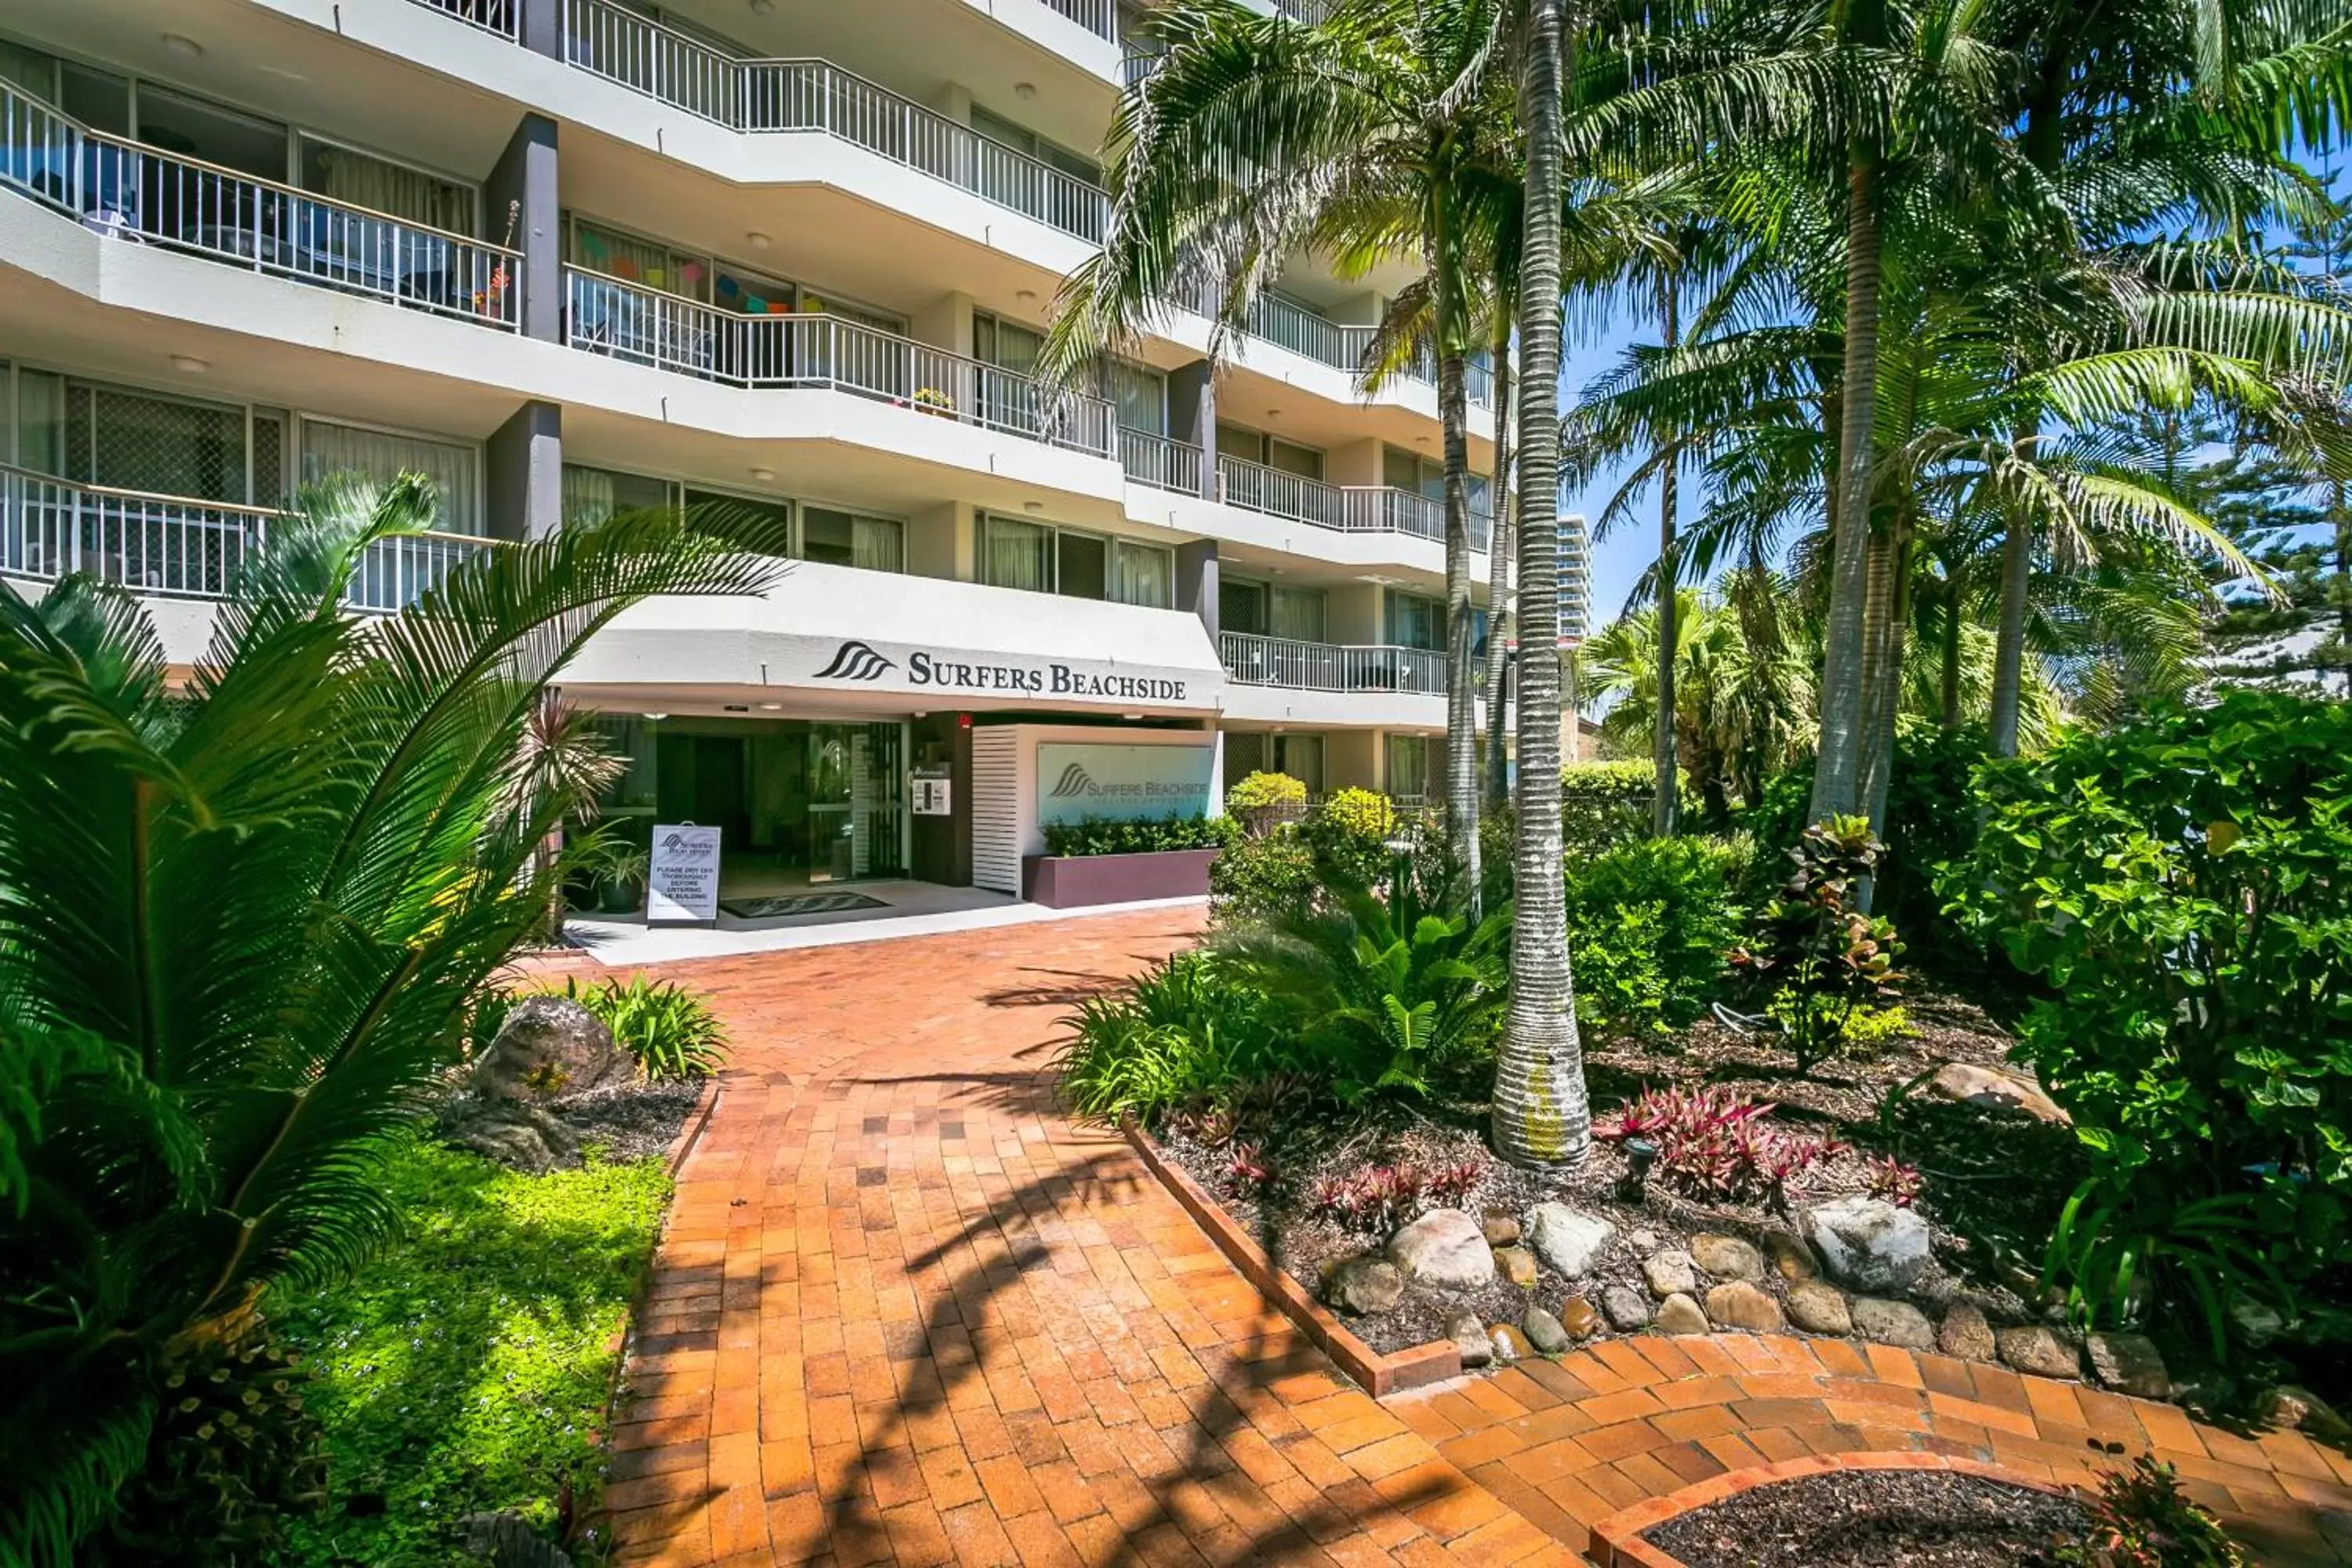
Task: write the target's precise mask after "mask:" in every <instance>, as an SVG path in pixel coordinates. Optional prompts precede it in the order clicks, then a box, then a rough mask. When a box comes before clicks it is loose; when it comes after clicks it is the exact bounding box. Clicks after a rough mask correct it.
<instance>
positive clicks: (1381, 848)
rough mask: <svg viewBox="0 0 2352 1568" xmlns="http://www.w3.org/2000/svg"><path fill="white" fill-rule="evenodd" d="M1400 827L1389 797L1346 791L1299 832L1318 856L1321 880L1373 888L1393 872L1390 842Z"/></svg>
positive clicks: (1316, 859)
mask: <svg viewBox="0 0 2352 1568" xmlns="http://www.w3.org/2000/svg"><path fill="white" fill-rule="evenodd" d="M1397 827H1398V823H1397V815H1396V808H1395V807H1394V806H1392V805H1390V804H1389V798H1388V796H1386V795H1377V794H1374V793H1373V792H1372V791H1370V790H1368V789H1343V790H1341V791H1339V794H1337V795H1333V796H1332V797H1331V798H1330V799H1328V800H1327V801H1325V802H1324V803H1323V805H1321V807H1320V808H1318V810H1317V811H1316V812H1314V814H1313V815H1311V816H1308V817H1307V820H1306V822H1305V823H1304V824H1303V825H1301V827H1300V829H1299V831H1300V832H1301V833H1302V834H1303V835H1304V836H1305V837H1306V840H1307V847H1308V848H1310V849H1312V850H1313V851H1314V852H1315V862H1316V871H1317V875H1318V878H1319V879H1321V880H1322V881H1323V882H1324V883H1325V884H1326V885H1327V886H1336V887H1346V888H1372V887H1377V886H1379V885H1380V881H1381V878H1383V877H1385V876H1387V875H1388V872H1389V861H1390V858H1391V850H1390V848H1389V840H1390V839H1391V837H1394V836H1395V835H1396V832H1397Z"/></svg>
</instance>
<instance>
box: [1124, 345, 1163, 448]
mask: <svg viewBox="0 0 2352 1568" xmlns="http://www.w3.org/2000/svg"><path fill="white" fill-rule="evenodd" d="M1110 395H1111V401H1112V402H1113V403H1114V404H1116V405H1118V422H1119V423H1120V424H1121V425H1124V426H1127V427H1128V428H1129V429H1130V430H1141V431H1144V432H1146V433H1148V434H1150V435H1153V436H1165V435H1167V434H1168V378H1167V377H1166V376H1165V375H1162V374H1160V372H1158V371H1156V370H1153V369H1151V368H1150V367H1149V366H1147V365H1139V364H1129V363H1128V362H1127V361H1125V360H1123V359H1115V360H1113V361H1111V362H1110Z"/></svg>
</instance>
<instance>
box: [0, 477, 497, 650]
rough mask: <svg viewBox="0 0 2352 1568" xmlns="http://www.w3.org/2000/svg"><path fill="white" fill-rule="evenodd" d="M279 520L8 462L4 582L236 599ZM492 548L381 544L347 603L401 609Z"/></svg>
mask: <svg viewBox="0 0 2352 1568" xmlns="http://www.w3.org/2000/svg"><path fill="white" fill-rule="evenodd" d="M277 516H278V513H276V512H274V511H271V510H268V509H267V508H264V507H250V506H235V505H231V504H229V503H228V502H226V501H208V500H190V499H189V498H187V497H184V496H161V495H149V494H146V493H144V492H142V491H139V490H125V489H112V488H110V487H109V486H105V485H89V484H80V483H77V482H75V481H73V480H70V479H58V478H56V477H54V476H53V475H48V474H38V473H34V472H32V471H31V470H29V469H26V468H9V467H5V466H0V576H8V577H23V578H29V579H31V580H33V581H35V582H47V583H53V582H55V581H57V580H58V578H60V577H63V576H66V575H68V574H72V573H75V572H88V573H90V574H93V575H95V576H97V577H99V578H100V579H102V580H104V581H106V582H109V583H119V584H121V585H122V586H124V587H126V588H129V589H130V590H131V591H132V592H133V593H136V594H154V595H163V596H165V597H168V598H188V599H221V598H226V597H227V596H228V593H229V590H230V589H231V587H232V586H234V584H236V578H237V575H238V574H239V573H241V572H243V571H244V570H245V568H246V565H247V563H248V562H249V561H251V560H252V559H253V557H254V555H255V553H256V552H257V551H258V550H259V549H260V547H261V543H262V542H263V540H265V539H266V538H267V537H268V530H269V525H270V523H271V521H273V520H274V519H275V518H276V517H277ZM488 545H489V541H488V540H485V539H477V538H473V537H470V536H467V535H463V534H454V533H417V534H400V535H397V536H395V537H393V538H390V539H381V540H378V541H377V542H375V543H374V544H373V545H371V546H370V547H369V548H368V551H367V553H366V555H365V556H364V557H362V560H361V562H360V565H359V570H358V571H357V572H356V573H355V574H353V576H352V586H351V592H350V593H349V594H348V595H346V596H345V600H344V602H345V603H346V604H348V605H351V607H352V608H353V609H355V610H366V611H375V612H383V613H388V612H391V611H394V610H397V609H400V608H402V607H403V606H404V605H409V604H411V603H413V602H414V601H415V598H416V596H417V595H420V594H422V593H424V592H425V591H426V590H427V589H429V588H432V587H433V586H434V585H435V584H438V583H439V582H440V581H441V579H442V578H443V577H444V576H445V575H446V574H448V571H449V569H450V568H451V567H453V566H455V565H456V564H457V563H458V562H460V561H463V560H465V559H467V557H468V556H470V555H472V554H473V553H474V552H476V551H478V550H482V549H486V548H488Z"/></svg>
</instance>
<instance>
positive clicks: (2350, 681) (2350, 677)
mask: <svg viewBox="0 0 2352 1568" xmlns="http://www.w3.org/2000/svg"><path fill="white" fill-rule="evenodd" d="M2327 497H2328V504H2327V511H2328V515H2329V516H2330V517H2332V518H2334V519H2335V520H2336V652H2337V653H2338V654H2339V655H2341V656H2342V657H2343V658H2345V659H2346V660H2347V663H2346V664H2345V667H2344V695H2345V696H2347V697H2352V512H2347V511H2346V510H2344V481H2343V480H2342V479H2337V480H2336V482H2335V483H2333V484H2332V485H2330V486H2329V487H2328V489H2327ZM2322 681H2323V689H2325V678H2324V677H2323V678H2322Z"/></svg>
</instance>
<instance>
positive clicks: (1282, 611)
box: [1273, 588, 1323, 642]
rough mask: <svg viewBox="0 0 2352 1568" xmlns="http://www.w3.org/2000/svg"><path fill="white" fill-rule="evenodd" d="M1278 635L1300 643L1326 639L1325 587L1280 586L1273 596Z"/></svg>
mask: <svg viewBox="0 0 2352 1568" xmlns="http://www.w3.org/2000/svg"><path fill="white" fill-rule="evenodd" d="M1273 608H1274V616H1273V626H1274V635H1275V636H1276V637H1291V638H1294V639H1296V640H1297V641H1299V642H1321V641H1322V640H1323V590H1322V589H1320V588H1276V589H1275V590H1274V595H1273Z"/></svg>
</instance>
